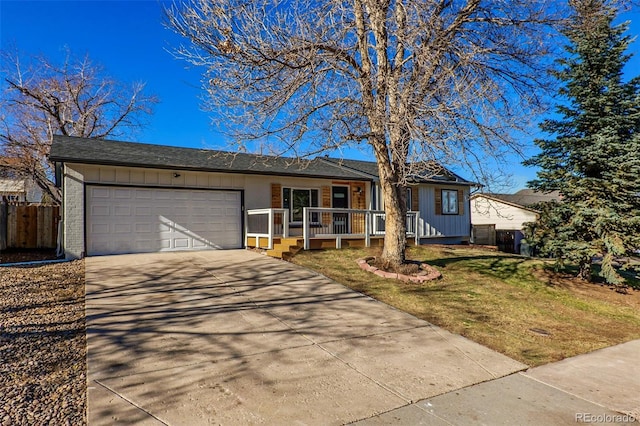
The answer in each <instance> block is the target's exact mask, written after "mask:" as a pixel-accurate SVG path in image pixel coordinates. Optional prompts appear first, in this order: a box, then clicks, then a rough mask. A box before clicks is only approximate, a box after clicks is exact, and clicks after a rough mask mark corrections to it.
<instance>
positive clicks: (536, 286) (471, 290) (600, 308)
mask: <svg viewBox="0 0 640 426" xmlns="http://www.w3.org/2000/svg"><path fill="white" fill-rule="evenodd" d="M379 250H380V249H373V248H372V249H346V250H326V251H307V252H300V253H298V255H296V256H295V257H294V258H293V262H294V263H296V264H299V265H302V266H305V267H307V268H310V269H313V270H316V271H318V272H320V273H321V274H323V275H326V276H328V277H330V278H332V279H334V280H335V281H337V282H340V283H342V284H344V285H345V286H347V287H350V288H352V289H354V290H356V291H359V292H362V293H365V294H367V295H369V296H371V297H374V298H376V299H378V300H380V301H382V302H384V303H387V304H389V305H391V306H394V307H396V308H398V309H401V310H403V311H405V312H408V313H410V314H412V315H415V316H417V317H419V318H422V319H424V320H426V321H429V322H431V323H433V324H435V325H438V326H440V327H443V328H445V329H447V330H449V331H451V332H453V333H458V334H461V335H463V336H466V337H468V338H470V339H472V340H474V341H476V342H478V343H481V344H483V345H486V346H488V347H490V348H492V349H494V350H496V351H499V352H501V353H504V354H505V355H508V356H510V357H512V358H514V359H517V360H519V361H521V362H524V363H526V364H528V365H530V366H536V365H541V364H545V363H548V362H552V361H558V360H560V359H563V358H566V357H570V356H574V355H578V354H581V353H586V352H589V351H592V350H595V349H599V348H602V347H605V346H610V345H614V344H618V343H622V342H625V341H628V340H632V339H637V338H640V303H638V300H639V299H640V294H638V293H637V292H634V291H632V292H631V293H630V294H628V295H623V294H618V293H615V292H614V291H613V290H610V289H608V288H606V287H602V286H599V285H596V284H589V283H581V282H578V281H577V280H575V279H573V278H572V277H570V276H567V275H563V274H558V273H555V272H553V271H550V270H549V263H548V262H547V261H544V260H538V259H525V258H522V257H520V256H513V255H507V254H502V253H497V252H491V251H485V250H479V249H474V248H470V247H465V246H460V247H456V246H446V247H442V246H419V247H411V248H409V249H408V251H407V257H408V258H409V259H412V260H419V261H423V262H426V263H429V264H430V265H433V266H435V267H436V268H438V269H439V270H440V271H441V272H442V274H443V278H442V279H441V280H437V281H432V282H427V283H423V284H415V283H403V282H401V281H397V280H389V279H382V278H380V277H378V276H376V275H373V274H371V273H369V272H365V271H362V270H361V269H360V268H359V267H358V266H357V264H356V263H355V261H356V259H359V258H362V257H365V256H375V255H377V254H379Z"/></svg>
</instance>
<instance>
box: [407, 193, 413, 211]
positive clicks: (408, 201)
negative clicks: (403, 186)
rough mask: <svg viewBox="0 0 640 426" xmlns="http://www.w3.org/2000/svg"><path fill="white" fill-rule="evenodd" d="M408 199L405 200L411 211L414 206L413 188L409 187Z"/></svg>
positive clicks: (408, 209)
mask: <svg viewBox="0 0 640 426" xmlns="http://www.w3.org/2000/svg"><path fill="white" fill-rule="evenodd" d="M405 197H406V200H405V205H406V207H407V211H408V212H410V211H411V206H412V204H413V203H412V202H413V191H412V188H407V193H406V195H405Z"/></svg>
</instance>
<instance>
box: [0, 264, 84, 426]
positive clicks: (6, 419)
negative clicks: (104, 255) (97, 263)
mask: <svg viewBox="0 0 640 426" xmlns="http://www.w3.org/2000/svg"><path fill="white" fill-rule="evenodd" d="M86 347H87V346H86V338H85V311H84V262H83V261H81V260H78V261H73V262H65V263H56V264H49V265H41V266H28V267H0V425H1V426H9V425H12V426H13V425H46V424H55V425H74V426H75V425H84V424H86Z"/></svg>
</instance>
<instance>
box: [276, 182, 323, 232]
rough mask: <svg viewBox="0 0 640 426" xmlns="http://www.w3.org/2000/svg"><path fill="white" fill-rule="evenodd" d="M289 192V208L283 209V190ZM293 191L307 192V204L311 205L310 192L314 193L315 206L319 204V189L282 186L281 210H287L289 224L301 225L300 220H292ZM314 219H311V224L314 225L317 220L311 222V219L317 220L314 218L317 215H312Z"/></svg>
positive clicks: (311, 197)
mask: <svg viewBox="0 0 640 426" xmlns="http://www.w3.org/2000/svg"><path fill="white" fill-rule="evenodd" d="M287 189H288V190H289V207H285V206H284V205H285V196H284V193H285V190H287ZM293 191H309V204H312V201H313V195H312V193H311V191H316V204H320V195H321V194H320V189H318V188H304V187H295V186H282V189H281V194H282V208H286V209H287V210H289V223H290V224H293V225H301V224H302V223H303V221H302V220H293ZM306 207H319V205H318V206H311V205H309V206H306ZM313 215H314V217H312V222H313V223H316V222H318V220H313V219H317V218H316V217H315V216H317V213H314V214H313Z"/></svg>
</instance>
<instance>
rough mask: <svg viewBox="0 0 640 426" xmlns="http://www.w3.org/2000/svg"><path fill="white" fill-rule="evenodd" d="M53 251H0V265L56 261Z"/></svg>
mask: <svg viewBox="0 0 640 426" xmlns="http://www.w3.org/2000/svg"><path fill="white" fill-rule="evenodd" d="M57 258H58V257H57V256H56V251H55V249H49V250H14V249H10V250H2V251H0V264H2V263H19V262H34V261H38V260H53V259H57Z"/></svg>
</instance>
